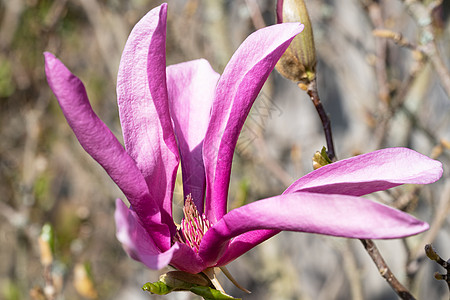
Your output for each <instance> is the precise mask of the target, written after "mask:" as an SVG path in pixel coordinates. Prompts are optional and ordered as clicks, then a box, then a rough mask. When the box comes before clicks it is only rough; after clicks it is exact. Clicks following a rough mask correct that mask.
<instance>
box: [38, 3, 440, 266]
mask: <svg viewBox="0 0 450 300" xmlns="http://www.w3.org/2000/svg"><path fill="white" fill-rule="evenodd" d="M166 9H167V7H166V5H165V4H163V5H161V6H160V7H157V8H155V9H153V10H151V11H150V12H149V13H148V14H147V15H146V16H144V17H143V18H142V20H141V21H140V22H139V23H138V24H137V25H136V26H135V27H134V29H133V31H132V32H131V34H130V37H129V38H128V41H127V43H126V46H125V49H124V51H123V55H122V60H121V62H120V69H119V74H118V80H117V94H118V107H119V114H120V121H121V125H122V130H123V136H124V141H125V149H124V147H123V146H122V145H121V144H120V142H119V141H118V140H117V138H116V137H115V136H114V135H113V134H112V133H111V131H110V130H109V129H108V128H107V127H106V125H105V124H104V123H103V122H102V121H101V120H100V119H99V118H98V117H97V115H96V114H95V113H94V112H93V110H92V108H91V106H90V103H89V100H88V97H87V94H86V91H85V88H84V85H83V84H82V82H81V81H80V80H79V79H78V78H77V77H75V76H74V75H73V74H72V73H71V72H70V71H69V70H68V69H67V68H66V67H65V66H64V65H63V64H62V63H61V62H60V61H59V60H58V59H56V58H55V57H54V56H53V55H52V54H50V53H45V70H46V74H47V78H48V82H49V85H50V87H51V88H52V90H53V92H54V93H55V95H56V98H57V99H58V101H59V103H60V106H61V108H62V111H63V113H64V115H65V117H66V119H67V121H68V123H69V125H70V126H71V128H72V129H73V131H74V133H75V135H76V137H77V138H78V140H79V142H80V144H81V145H82V146H83V148H84V149H85V150H86V151H87V152H88V153H89V154H90V155H91V156H92V157H93V158H94V159H95V160H96V161H97V162H98V163H100V164H101V165H102V166H103V168H104V169H105V170H106V172H107V173H108V174H109V175H110V177H111V178H112V179H113V180H114V182H115V183H116V184H117V185H118V186H119V187H120V189H121V190H122V191H123V193H124V194H125V196H126V197H127V199H128V201H129V202H130V204H131V207H130V208H128V207H127V206H126V205H125V204H124V203H123V202H122V201H121V200H120V199H118V200H117V201H116V213H115V220H116V224H117V238H118V239H119V241H120V242H121V243H122V244H123V246H124V248H125V250H126V251H127V252H128V254H129V255H130V256H131V257H132V258H134V259H136V260H138V261H140V262H142V263H143V264H145V265H146V266H147V267H149V268H151V269H161V268H163V267H165V266H167V265H169V264H170V265H172V266H173V267H175V268H177V269H179V270H182V271H185V272H189V273H198V272H201V271H204V270H205V269H207V268H210V267H216V266H224V265H226V264H227V263H229V262H231V261H232V260H234V259H236V258H237V257H239V256H240V255H242V254H243V253H245V252H246V251H248V250H249V249H251V248H253V247H254V246H256V245H258V244H259V243H261V242H263V241H265V240H266V239H268V238H270V237H271V236H273V235H275V234H277V233H278V232H279V231H280V230H290V231H300V232H309V233H319V234H326V235H332V236H341V237H349V238H375V239H384V238H399V237H405V236H409V235H414V234H417V233H420V232H422V231H424V230H426V229H427V228H428V224H426V223H424V222H422V221H420V220H417V219H415V218H414V217H412V216H410V215H408V214H405V213H403V212H400V211H398V210H395V209H393V208H390V207H388V206H385V205H382V204H379V203H377V202H373V201H370V200H368V199H364V198H361V197H360V196H362V195H365V194H369V193H372V192H376V191H381V190H385V189H388V188H392V187H395V186H398V185H401V184H406V183H410V184H427V183H431V182H434V181H436V180H437V179H438V178H439V177H440V176H441V174H442V166H441V164H440V163H439V162H437V161H435V160H432V159H430V158H427V157H425V156H423V155H421V154H419V153H417V152H414V151H412V150H409V149H404V148H392V149H386V150H380V151H375V152H372V153H368V154H365V155H360V156H357V157H353V158H350V159H346V160H341V161H338V162H336V163H333V164H330V165H326V166H324V167H322V168H320V169H318V170H316V171H314V172H311V173H309V174H308V175H306V176H304V177H302V178H300V179H299V180H297V181H296V182H294V183H293V184H292V185H291V186H290V187H289V188H288V189H287V190H286V191H285V192H284V193H283V194H282V195H278V196H275V197H271V198H267V199H263V200H259V201H256V202H253V203H250V204H248V205H245V206H242V207H239V208H236V209H233V210H231V211H229V212H228V213H227V198H228V188H229V181H230V171H231V163H232V158H233V152H234V148H235V145H236V142H237V139H238V135H239V133H240V131H241V129H242V126H243V123H244V120H245V119H246V117H247V115H248V113H249V110H250V108H251V106H252V104H253V102H254V101H255V99H256V97H257V95H258V93H259V91H260V89H261V87H262V85H263V83H264V82H265V80H266V79H267V77H268V75H269V73H270V72H271V71H272V69H273V67H274V65H275V64H276V62H277V61H278V59H279V58H280V56H281V55H282V54H283V53H284V51H285V50H286V48H287V47H288V46H289V43H290V42H291V40H292V39H293V38H294V37H295V36H296V35H297V34H298V33H300V32H301V30H302V29H303V27H302V25H300V24H297V23H288V24H279V25H274V26H270V27H267V28H264V29H261V30H258V31H256V32H255V33H253V34H252V35H250V36H249V37H248V38H247V39H246V40H245V41H244V42H243V44H242V45H241V46H240V47H239V49H238V50H237V51H236V53H235V54H234V56H233V57H232V58H231V60H230V62H229V63H228V65H227V66H226V68H225V70H224V72H223V74H222V75H221V76H219V74H217V73H216V72H214V71H213V69H212V68H211V66H210V65H209V64H208V62H207V61H206V60H202V59H199V60H194V61H189V62H185V63H181V64H177V65H173V66H169V67H166V59H165V40H166ZM180 162H181V169H182V178H183V185H184V187H183V188H184V194H185V197H186V204H185V207H184V211H185V219H184V220H183V221H182V224H181V226H178V227H177V225H176V224H175V222H174V221H173V218H172V197H173V191H174V184H175V178H176V173H177V169H178V165H179V163H180Z"/></svg>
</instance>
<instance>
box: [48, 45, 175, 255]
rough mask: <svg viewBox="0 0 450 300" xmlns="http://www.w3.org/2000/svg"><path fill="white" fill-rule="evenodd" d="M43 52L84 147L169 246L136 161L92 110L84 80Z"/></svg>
mask: <svg viewBox="0 0 450 300" xmlns="http://www.w3.org/2000/svg"><path fill="white" fill-rule="evenodd" d="M44 55H45V73H46V75H47V80H48V83H49V85H50V87H51V89H52V90H53V92H54V93H55V96H56V99H58V102H59V105H60V106H61V109H62V111H63V113H64V116H65V117H66V119H67V122H68V123H69V125H70V127H71V128H72V130H73V132H74V133H75V135H76V137H77V139H78V141H79V142H80V144H81V146H82V147H83V148H84V150H86V152H87V153H89V154H90V155H91V156H92V158H94V159H95V160H96V161H97V162H98V163H99V164H100V165H101V166H102V167H103V168H104V169H105V171H106V172H107V173H108V175H109V176H111V178H112V179H113V180H114V182H115V183H116V184H117V185H118V186H119V188H120V189H121V190H122V191H123V193H124V194H125V196H126V197H127V199H128V200H129V201H130V203H131V204H132V205H133V207H134V209H135V210H136V213H137V214H138V215H139V217H140V218H141V219H142V222H143V223H144V224H145V226H147V227H148V228H149V232H150V233H151V234H152V236H153V238H154V239H155V240H156V241H157V242H158V245H159V246H163V245H168V244H169V242H170V233H169V230H168V228H167V226H166V225H164V224H161V214H160V211H159V208H158V206H157V205H156V203H155V202H154V201H153V199H152V198H151V197H150V195H149V193H148V188H147V185H146V183H145V180H144V177H143V176H142V174H141V173H140V171H139V169H138V168H137V167H136V164H135V162H134V161H133V159H132V158H131V157H130V156H129V155H128V154H127V152H126V151H125V150H124V149H123V147H122V145H121V144H120V143H119V141H118V140H117V138H116V137H115V136H114V135H113V133H112V132H111V131H110V130H109V128H108V127H107V126H106V125H105V124H104V123H103V122H102V121H101V120H100V119H99V118H98V117H97V115H96V114H95V113H94V111H93V110H92V107H91V105H90V103H89V99H88V97H87V95H86V90H85V88H84V85H83V83H82V82H81V81H80V80H79V79H78V78H77V77H76V76H74V75H73V74H72V73H71V72H70V71H69V70H68V69H67V68H66V67H65V66H64V65H63V64H62V63H61V62H60V61H59V60H58V59H57V58H55V56H54V55H53V54H51V53H48V52H46V53H44Z"/></svg>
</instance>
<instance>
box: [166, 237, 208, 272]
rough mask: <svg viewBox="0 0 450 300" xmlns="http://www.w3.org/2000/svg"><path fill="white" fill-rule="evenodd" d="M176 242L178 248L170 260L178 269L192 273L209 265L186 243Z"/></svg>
mask: <svg viewBox="0 0 450 300" xmlns="http://www.w3.org/2000/svg"><path fill="white" fill-rule="evenodd" d="M176 244H177V245H178V249H177V251H175V252H174V254H173V257H172V261H171V262H170V265H171V266H173V267H174V268H176V269H177V270H180V271H184V272H188V273H191V274H196V273H200V272H201V271H203V270H205V269H206V268H207V267H208V266H207V265H206V264H205V262H204V261H203V260H202V259H201V258H200V256H199V255H198V254H197V253H195V252H194V250H192V249H191V248H190V247H188V246H187V245H186V244H181V243H178V242H177V243H176Z"/></svg>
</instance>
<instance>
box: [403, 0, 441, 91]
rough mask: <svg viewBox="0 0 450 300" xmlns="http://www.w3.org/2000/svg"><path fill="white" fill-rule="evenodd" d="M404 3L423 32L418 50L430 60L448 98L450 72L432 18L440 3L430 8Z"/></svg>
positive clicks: (411, 0) (406, 0)
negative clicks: (441, 52)
mask: <svg viewBox="0 0 450 300" xmlns="http://www.w3.org/2000/svg"><path fill="white" fill-rule="evenodd" d="M404 3H405V6H406V8H407V9H408V11H409V13H410V15H411V16H412V17H413V18H414V20H415V21H416V23H417V25H418V26H419V28H420V31H421V40H420V44H421V45H420V46H419V47H417V48H418V50H419V51H421V52H422V53H424V54H425V55H426V56H427V57H428V58H429V59H430V61H431V64H432V65H433V67H434V69H435V70H436V73H437V74H438V77H439V79H440V80H441V84H442V87H443V88H444V90H445V92H446V93H447V97H450V72H449V70H448V69H447V67H446V64H445V62H444V60H443V59H442V56H441V54H440V53H439V50H438V47H437V45H436V39H435V34H434V28H433V24H432V18H431V10H432V9H433V8H434V7H436V5H437V4H438V2H435V3H433V5H431V6H430V7H426V6H425V5H424V4H423V3H421V2H420V1H417V0H404Z"/></svg>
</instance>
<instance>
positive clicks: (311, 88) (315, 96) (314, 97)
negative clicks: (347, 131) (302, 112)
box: [306, 79, 336, 161]
mask: <svg viewBox="0 0 450 300" xmlns="http://www.w3.org/2000/svg"><path fill="white" fill-rule="evenodd" d="M306 92H307V93H308V95H309V97H310V98H311V101H312V102H313V104H314V107H315V108H316V110H317V113H318V114H319V117H320V121H322V127H323V131H324V133H325V139H326V141H327V154H328V157H329V158H330V159H331V161H336V152H335V151H334V143H333V135H332V133H331V122H330V118H329V117H328V115H327V113H326V112H325V108H324V107H323V105H322V102H320V98H319V92H318V90H317V83H316V79H313V80H312V81H311V82H310V83H309V84H308V89H307V91H306Z"/></svg>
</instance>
